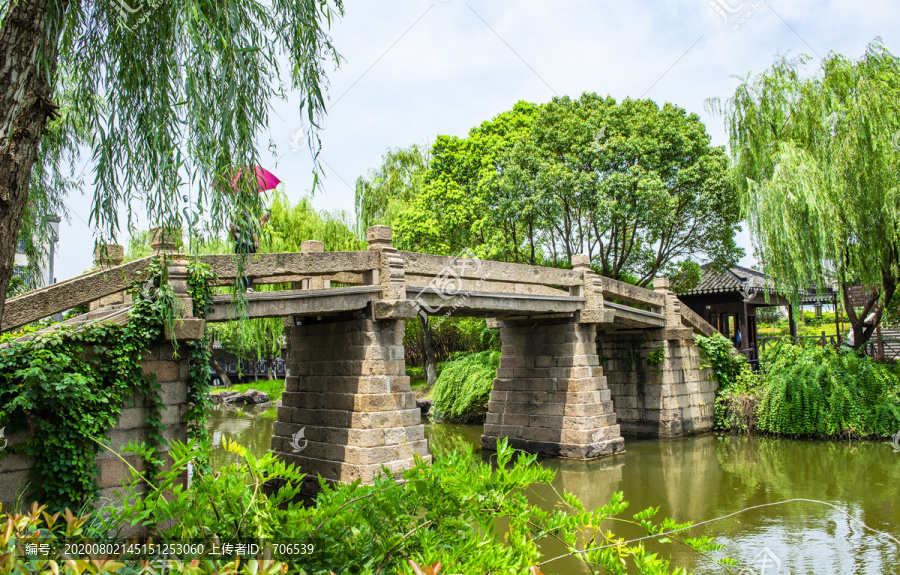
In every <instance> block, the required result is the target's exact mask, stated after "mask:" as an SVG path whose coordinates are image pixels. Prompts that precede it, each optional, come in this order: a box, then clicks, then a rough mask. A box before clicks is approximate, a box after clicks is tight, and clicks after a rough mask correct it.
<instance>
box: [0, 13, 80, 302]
mask: <svg viewBox="0 0 900 575" xmlns="http://www.w3.org/2000/svg"><path fill="white" fill-rule="evenodd" d="M67 8H68V1H67V0H19V1H18V2H15V3H12V6H11V7H10V8H9V12H8V13H7V15H6V18H5V19H4V20H3V24H2V27H0V53H2V55H3V63H2V64H0V318H2V317H3V307H4V305H5V303H6V288H7V286H8V285H9V280H10V279H11V278H12V276H13V271H14V270H15V254H16V244H17V243H18V239H19V228H20V222H21V220H22V217H23V215H24V213H25V206H26V205H27V203H28V188H29V185H30V184H31V169H32V166H34V162H35V160H36V159H37V153H38V149H39V148H40V144H41V136H42V135H43V133H44V126H45V125H46V123H47V119H48V118H49V117H52V116H54V115H55V114H56V109H57V107H56V106H55V105H54V104H53V102H52V100H51V97H52V96H53V90H54V84H55V79H56V58H57V55H58V52H59V31H60V29H61V23H62V19H63V16H64V15H65V11H66V9H67ZM42 51H43V58H44V61H45V62H46V63H47V65H46V68H44V67H43V66H42V60H41V58H39V54H40V53H41V52H42ZM44 71H46V73H44ZM7 136H8V138H7Z"/></svg>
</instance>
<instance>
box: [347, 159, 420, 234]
mask: <svg viewBox="0 0 900 575" xmlns="http://www.w3.org/2000/svg"><path fill="white" fill-rule="evenodd" d="M430 163H431V154H430V153H429V151H428V149H427V148H423V147H421V146H419V145H417V144H413V145H411V146H409V147H408V148H396V149H393V150H388V151H387V152H386V153H385V154H384V155H383V156H382V157H381V166H380V167H378V168H377V169H373V170H369V173H368V175H367V177H362V176H360V177H359V178H357V179H356V217H357V222H358V226H359V233H360V235H365V232H366V228H368V227H369V226H375V225H385V226H389V225H393V224H394V223H395V222H396V221H397V219H398V218H400V217H401V214H402V212H403V211H404V210H405V209H407V208H408V207H409V205H410V203H411V202H412V201H413V200H415V199H416V198H417V197H418V196H419V193H421V191H422V186H423V185H424V182H425V172H427V171H428V166H429V164H430ZM397 241H398V242H402V238H398V239H397Z"/></svg>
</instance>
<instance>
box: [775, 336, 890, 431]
mask: <svg viewBox="0 0 900 575" xmlns="http://www.w3.org/2000/svg"><path fill="white" fill-rule="evenodd" d="M761 366H762V375H763V378H764V380H765V384H764V385H763V386H762V388H761V393H760V404H759V410H758V418H759V421H758V428H759V429H760V430H761V431H765V432H769V433H781V434H788V435H812V436H820V437H830V436H839V435H847V436H859V437H866V436H872V435H875V436H889V435H891V434H893V433H895V432H896V431H897V429H900V368H898V367H897V366H896V365H894V364H884V363H878V362H876V361H874V360H872V359H870V358H869V357H866V356H861V355H858V354H857V353H855V352H854V351H852V350H848V349H842V350H835V349H834V348H832V347H830V346H826V347H819V346H814V345H808V346H798V345H792V344H790V343H789V342H787V341H781V342H778V343H777V344H776V345H774V346H771V347H770V348H768V349H766V351H765V353H764V354H763V357H762V361H761Z"/></svg>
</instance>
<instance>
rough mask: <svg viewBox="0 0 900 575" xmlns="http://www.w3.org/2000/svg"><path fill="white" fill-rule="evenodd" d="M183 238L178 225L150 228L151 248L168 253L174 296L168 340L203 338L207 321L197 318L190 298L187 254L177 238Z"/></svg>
mask: <svg viewBox="0 0 900 575" xmlns="http://www.w3.org/2000/svg"><path fill="white" fill-rule="evenodd" d="M179 238H181V230H180V229H177V228H151V229H150V247H152V248H153V249H154V250H155V251H156V252H157V253H159V254H161V255H163V256H165V259H164V261H165V262H166V265H167V266H168V272H169V285H171V286H172V291H173V292H174V295H175V309H174V310H172V311H173V312H174V315H175V318H176V319H175V324H174V326H173V329H169V328H168V327H167V328H166V338H167V339H177V340H184V341H196V340H200V339H203V333H204V329H205V327H206V322H205V321H204V320H202V319H197V318H195V317H194V301H193V299H192V298H191V291H190V285H189V284H188V279H189V278H190V272H189V271H188V261H187V256H185V255H184V254H181V253H178V251H177V240H178V239H179Z"/></svg>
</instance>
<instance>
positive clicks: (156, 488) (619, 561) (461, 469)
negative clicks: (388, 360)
mask: <svg viewBox="0 0 900 575" xmlns="http://www.w3.org/2000/svg"><path fill="white" fill-rule="evenodd" d="M224 445H225V447H226V449H228V450H229V451H231V452H232V453H234V454H236V455H237V456H238V457H239V459H240V462H239V463H237V464H234V465H228V466H225V467H224V468H222V469H220V470H219V471H217V472H216V473H215V474H212V473H204V472H203V471H201V470H195V472H194V474H193V477H192V481H191V484H190V486H189V487H187V488H185V487H182V483H183V478H184V477H185V476H186V474H187V467H188V464H189V462H190V461H191V459H192V457H193V454H194V453H195V449H194V447H195V444H194V445H184V444H182V443H179V442H173V444H172V449H171V452H170V454H171V455H172V458H173V461H174V463H173V465H172V467H171V469H168V470H165V471H160V472H158V473H157V474H155V475H153V476H149V477H144V476H142V475H140V474H139V473H138V472H136V471H134V470H132V478H131V481H130V482H129V483H128V485H127V487H126V491H127V492H129V493H130V494H131V496H130V497H128V498H127V500H126V503H125V506H124V507H122V508H120V509H114V510H113V514H112V515H111V516H104V518H101V517H100V516H99V514H94V515H92V516H91V518H90V519H92V521H90V522H89V521H87V518H81V519H79V518H76V517H74V516H72V515H71V514H69V513H67V514H66V515H65V516H64V517H63V518H62V520H60V516H53V517H51V516H49V515H47V514H43V513H41V511H42V510H41V509H40V508H37V507H36V508H34V510H33V512H32V513H30V514H28V515H27V516H6V517H0V575H5V574H7V573H22V572H25V573H44V572H48V573H49V572H53V573H64V574H66V575H75V574H81V573H101V572H102V573H118V574H121V575H125V574H132V573H136V572H137V568H139V567H140V566H142V563H141V562H138V561H135V559H134V558H131V559H127V558H120V557H110V558H105V559H104V560H103V561H104V562H103V563H102V564H99V563H97V562H95V563H93V564H90V565H89V564H88V563H87V562H86V561H81V560H71V559H69V560H66V561H59V560H58V559H57V562H56V563H55V564H53V565H51V564H50V562H49V560H48V559H46V558H43V559H42V558H33V557H31V558H29V557H23V556H22V553H21V551H22V550H23V548H24V547H25V544H27V543H28V542H31V541H34V540H36V539H37V538H38V537H40V538H41V542H47V541H48V540H55V541H57V542H59V541H61V540H64V541H67V542H72V543H77V542H79V541H84V539H85V538H86V537H91V536H93V537H94V538H96V534H97V533H105V532H106V530H107V529H113V530H114V528H115V527H116V526H117V525H122V524H125V525H129V524H130V525H138V526H141V527H143V528H145V529H147V530H148V531H149V532H150V533H152V534H154V535H155V536H156V539H155V541H156V542H157V543H160V542H174V541H182V542H184V541H185V540H188V539H190V540H195V541H196V540H202V541H206V542H210V541H212V540H213V538H217V539H218V542H219V546H220V548H221V547H222V545H223V544H228V543H232V544H233V543H236V542H237V541H240V540H242V541H243V542H248V541H254V542H259V544H260V546H261V547H262V548H264V547H266V546H267V545H266V544H267V543H269V545H268V547H269V549H270V550H271V551H272V556H271V559H270V560H268V561H265V560H262V559H261V558H260V557H250V556H246V555H245V556H243V557H241V558H239V559H238V561H237V562H236V561H235V559H231V558H229V559H226V558H211V557H210V556H206V557H196V556H195V557H188V558H187V559H189V560H188V561H184V559H185V557H181V559H182V561H180V562H175V561H173V560H172V559H168V560H167V565H166V566H165V567H166V568H165V572H168V573H192V574H194V575H206V574H212V573H247V574H249V573H256V574H262V573H265V574H269V573H290V574H298V575H299V574H302V573H305V574H309V575H326V574H328V573H329V572H337V573H360V574H363V573H365V574H375V573H380V574H384V575H386V574H388V573H392V574H393V573H400V574H404V575H412V574H413V573H414V570H415V569H416V568H414V567H413V566H412V563H413V562H414V563H415V564H417V565H422V566H426V565H427V566H428V567H430V568H431V571H432V572H435V573H436V572H437V571H438V570H439V568H438V567H437V566H436V563H441V564H442V565H443V566H444V567H445V568H446V572H447V573H540V570H539V569H538V568H536V567H535V566H536V565H537V564H538V563H539V562H540V561H541V559H542V557H541V555H542V552H541V548H540V545H541V543H542V541H543V540H545V539H548V538H550V539H553V540H555V541H556V542H558V543H559V545H558V546H557V547H556V549H560V550H561V551H562V553H561V555H566V554H570V555H573V556H574V557H577V558H579V559H581V560H583V561H584V562H585V563H587V566H586V567H587V569H586V570H587V571H590V572H592V573H593V572H597V571H601V570H603V572H611V573H625V572H626V571H627V572H635V573H637V572H640V573H645V574H648V575H661V574H665V573H684V570H683V569H676V568H672V567H670V566H669V562H668V561H666V560H665V559H662V558H661V557H659V556H658V555H657V554H656V553H651V552H650V551H649V550H647V549H646V548H645V547H644V542H642V541H638V542H627V541H625V540H624V539H622V538H621V537H619V536H618V535H616V534H615V533H613V532H612V531H610V530H609V521H611V519H612V518H613V517H614V516H616V518H615V520H616V522H617V524H618V523H625V524H628V528H629V529H632V530H634V529H635V527H638V528H640V529H641V531H642V532H643V533H645V534H648V535H651V536H654V537H646V538H642V539H655V540H656V541H658V542H659V544H660V545H667V544H669V541H670V540H671V541H677V542H679V543H683V544H686V545H689V546H690V547H691V548H693V549H696V550H697V551H699V552H701V555H702V556H703V557H708V554H707V553H706V552H708V551H711V550H720V549H721V548H722V547H721V546H720V545H715V544H713V543H712V542H711V541H710V539H709V538H707V537H698V538H682V537H681V536H680V535H681V534H682V533H681V531H684V530H686V529H688V528H689V527H690V523H684V524H676V523H675V522H674V521H672V520H670V519H664V520H661V521H657V520H654V516H655V515H656V513H657V511H658V508H650V509H646V510H644V511H641V512H639V513H636V514H634V515H632V517H631V518H629V517H627V516H623V514H624V512H625V510H626V508H627V505H628V504H627V503H626V502H624V501H623V498H622V494H621V493H616V494H614V495H613V498H612V500H611V501H610V503H609V504H608V505H605V506H603V507H600V508H599V509H596V510H593V511H589V510H587V509H585V507H584V506H583V504H582V503H581V502H580V501H579V500H578V499H577V498H576V497H575V496H573V495H572V494H570V493H565V492H564V493H562V494H560V498H559V500H558V501H556V502H555V504H554V505H552V507H551V508H550V509H549V510H545V509H543V508H542V507H539V506H538V505H536V504H533V503H532V502H530V501H529V491H530V490H531V489H532V486H533V485H535V484H539V483H549V482H550V481H552V480H553V478H554V471H552V470H550V469H545V468H543V467H541V466H540V465H539V464H537V463H536V457H535V456H533V455H524V454H519V455H518V456H516V455H515V454H514V452H513V450H512V449H511V448H509V447H508V446H507V445H506V443H505V442H501V443H500V444H499V445H498V451H497V455H496V461H495V464H496V465H493V466H492V465H491V464H488V463H483V462H481V461H480V460H475V459H473V457H472V451H471V448H468V449H467V450H466V451H462V452H454V453H449V454H445V455H437V456H436V457H435V460H434V462H433V464H428V463H426V462H423V461H421V460H418V461H417V462H416V464H415V465H414V467H413V468H412V469H409V470H407V471H405V472H403V474H402V476H401V477H397V478H395V477H392V476H390V475H389V474H388V475H383V476H381V477H380V478H378V479H376V481H375V484H374V485H370V486H366V485H360V483H359V482H355V483H351V484H340V485H336V486H329V485H327V484H325V483H324V482H323V484H322V488H323V491H322V493H320V494H319V495H318V496H317V498H316V500H315V502H314V504H312V505H305V504H304V503H303V502H300V501H297V500H296V499H295V497H294V495H295V494H296V493H297V489H298V487H299V485H300V484H301V482H302V481H303V480H304V475H303V474H302V473H301V472H299V471H298V470H297V469H296V468H294V466H293V465H290V466H285V464H284V463H283V462H282V461H281V460H279V459H278V457H277V456H275V455H274V454H272V453H271V452H270V453H268V454H266V455H264V456H263V457H261V458H256V457H254V456H253V455H252V454H251V453H249V452H248V451H247V450H246V449H244V448H243V447H241V446H239V445H236V444H233V443H231V442H227V441H226V442H225V443H224ZM267 479H268V482H269V484H268V485H267V484H266V481H267ZM273 479H278V480H279V482H280V487H278V488H277V489H276V488H275V487H277V486H272V485H271V482H272V480H273ZM141 483H147V484H148V485H149V487H150V489H151V490H152V494H150V495H147V496H145V497H139V496H137V495H136V494H135V490H136V488H137V486H138V485H139V484H141ZM163 494H164V495H163ZM38 530H40V532H38ZM673 531H679V533H672V532H673ZM663 533H665V535H664V536H663V535H661V534H663ZM94 540H96V539H94ZM273 542H290V543H291V544H293V549H291V548H285V547H284V546H282V547H281V549H280V550H279V548H278V547H277V546H272V545H271V543H273ZM301 544H302V545H307V546H308V545H310V544H312V545H313V549H312V550H311V552H308V551H307V549H308V548H306V549H299V545H301ZM587 548H590V550H586V549H587ZM176 553H177V551H176ZM261 555H264V556H265V554H264V553H261ZM141 559H142V560H143V563H147V562H148V561H149V562H150V563H151V566H153V567H155V566H157V565H158V564H159V561H160V559H161V557H158V556H143V557H141ZM117 560H118V561H117ZM720 562H721V563H724V564H727V565H734V563H735V562H734V561H733V560H730V559H727V558H726V559H722V560H720ZM135 563H138V565H135ZM136 567H137V568H136ZM162 571H163V569H160V570H159V571H157V572H162ZM424 571H425V572H430V571H429V570H428V569H425V570H424Z"/></svg>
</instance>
